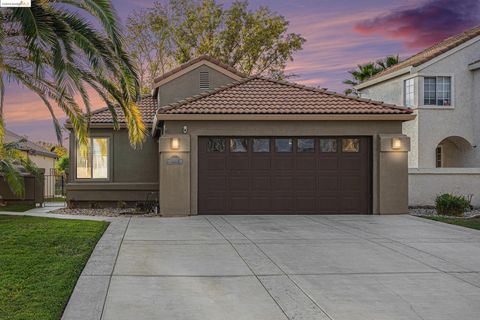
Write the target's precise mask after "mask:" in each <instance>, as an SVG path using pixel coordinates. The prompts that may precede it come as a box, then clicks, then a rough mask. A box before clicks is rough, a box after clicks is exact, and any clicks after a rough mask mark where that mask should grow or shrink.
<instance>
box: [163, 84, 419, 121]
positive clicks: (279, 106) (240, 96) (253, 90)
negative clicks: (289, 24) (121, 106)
mask: <svg viewBox="0 0 480 320" xmlns="http://www.w3.org/2000/svg"><path fill="white" fill-rule="evenodd" d="M411 113H412V110H410V109H408V108H403V107H398V106H395V105H391V104H385V103H382V102H375V101H371V100H368V99H362V98H357V97H351V96H346V95H342V94H339V93H335V92H332V91H327V90H324V89H316V88H311V87H306V86H303V85H299V84H295V83H291V82H287V81H277V80H272V79H268V78H263V77H259V76H255V77H250V78H247V79H243V80H240V81H237V82H235V83H233V84H230V85H227V86H224V87H221V88H219V89H216V90H211V91H208V92H206V93H204V94H200V95H197V96H194V97H191V98H188V99H184V100H181V101H178V102H176V103H173V104H170V105H168V106H165V107H162V108H159V109H158V111H157V114H159V115H160V114H264V115H273V114H277V115H278V114H304V115H309V114H310V115H311V114H411Z"/></svg>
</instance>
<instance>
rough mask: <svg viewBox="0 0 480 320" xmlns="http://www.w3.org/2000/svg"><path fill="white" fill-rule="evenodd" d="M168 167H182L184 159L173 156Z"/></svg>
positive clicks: (168, 161) (168, 162) (168, 160)
mask: <svg viewBox="0 0 480 320" xmlns="http://www.w3.org/2000/svg"><path fill="white" fill-rule="evenodd" d="M167 164H168V165H181V164H183V159H180V157H178V156H173V157H170V158H168V159H167Z"/></svg>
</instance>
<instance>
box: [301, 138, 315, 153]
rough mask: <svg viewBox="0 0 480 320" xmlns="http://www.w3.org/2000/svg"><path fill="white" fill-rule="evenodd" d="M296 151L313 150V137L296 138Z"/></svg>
mask: <svg viewBox="0 0 480 320" xmlns="http://www.w3.org/2000/svg"><path fill="white" fill-rule="evenodd" d="M297 152H315V139H298V140H297Z"/></svg>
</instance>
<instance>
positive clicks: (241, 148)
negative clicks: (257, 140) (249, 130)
mask: <svg viewBox="0 0 480 320" xmlns="http://www.w3.org/2000/svg"><path fill="white" fill-rule="evenodd" d="M247 146H248V142H247V139H244V138H235V139H230V152H247Z"/></svg>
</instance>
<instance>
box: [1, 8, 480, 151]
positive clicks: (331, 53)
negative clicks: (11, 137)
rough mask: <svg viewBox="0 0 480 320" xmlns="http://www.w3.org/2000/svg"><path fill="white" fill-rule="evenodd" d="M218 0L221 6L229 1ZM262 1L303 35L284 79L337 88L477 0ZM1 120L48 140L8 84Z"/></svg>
mask: <svg viewBox="0 0 480 320" xmlns="http://www.w3.org/2000/svg"><path fill="white" fill-rule="evenodd" d="M219 2H220V3H223V4H224V5H225V6H228V5H229V3H231V2H232V1H226V0H223V1H219ZM113 4H114V6H115V8H116V10H117V13H118V15H119V17H120V19H121V20H122V21H125V19H126V17H127V16H128V15H129V14H130V12H131V11H132V10H134V9H138V8H142V7H149V6H151V4H152V1H150V0H113ZM262 5H266V6H268V7H270V8H271V9H272V10H273V11H275V12H277V13H279V14H281V15H283V16H285V17H286V18H287V20H289V21H290V29H289V31H290V32H296V33H300V34H302V36H303V37H305V38H306V39H307V42H306V44H305V46H304V49H303V51H301V52H299V53H297V54H296V55H295V56H294V61H293V62H291V63H289V64H288V67H287V72H288V73H294V74H296V75H298V76H297V77H295V78H293V79H291V80H292V81H296V82H299V83H302V84H305V85H311V86H320V87H323V88H329V89H331V90H335V91H343V89H344V86H343V84H342V80H344V79H345V78H348V73H347V71H348V70H349V69H351V68H353V67H354V66H355V65H356V64H358V63H364V62H368V61H371V60H376V59H379V58H382V57H384V56H386V55H390V54H400V57H402V58H405V57H408V56H410V55H412V54H414V53H416V52H418V51H420V50H422V49H424V48H425V47H428V46H430V45H431V44H433V43H435V42H437V41H439V40H441V39H443V38H445V37H447V36H450V35H452V34H456V33H459V32H461V31H463V30H465V29H468V28H471V27H473V26H476V25H479V24H480V1H479V0H427V1H425V0H423V1H420V0H402V1H398V0H250V7H251V8H252V9H255V8H258V7H259V6H262ZM94 105H95V104H94ZM98 107H103V105H102V104H97V105H96V108H98ZM58 115H59V117H61V118H63V117H62V115H61V113H60V112H59V113H58ZM5 121H6V123H7V128H9V129H11V130H13V131H15V132H16V133H18V134H21V135H27V136H28V137H29V138H30V139H31V140H33V141H38V140H45V141H52V142H53V141H55V134H54V131H53V126H52V124H51V119H50V116H49V114H48V112H47V109H46V108H45V107H44V106H43V105H42V103H41V102H40V101H39V99H38V98H36V97H35V96H34V95H33V94H31V93H29V91H28V90H25V89H24V88H21V87H18V86H17V85H15V84H10V85H8V86H7V92H6V99H5Z"/></svg>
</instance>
